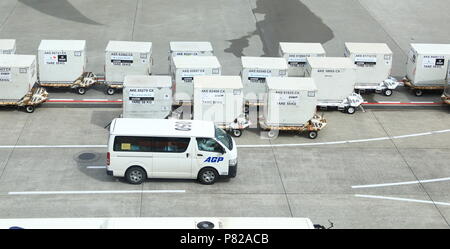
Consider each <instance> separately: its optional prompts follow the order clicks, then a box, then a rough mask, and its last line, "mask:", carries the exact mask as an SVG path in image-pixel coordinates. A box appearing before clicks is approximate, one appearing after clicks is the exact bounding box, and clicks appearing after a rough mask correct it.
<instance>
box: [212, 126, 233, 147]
mask: <svg viewBox="0 0 450 249" xmlns="http://www.w3.org/2000/svg"><path fill="white" fill-rule="evenodd" d="M216 139H217V140H218V141H220V142H221V143H222V144H224V145H225V146H226V147H227V148H228V149H229V150H232V149H233V140H232V138H231V136H230V135H228V134H227V133H226V132H225V131H224V130H222V129H220V128H218V127H216Z"/></svg>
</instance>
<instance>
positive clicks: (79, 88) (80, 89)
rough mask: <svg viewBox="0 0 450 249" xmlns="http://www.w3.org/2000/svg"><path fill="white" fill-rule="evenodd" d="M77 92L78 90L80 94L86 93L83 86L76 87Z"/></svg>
mask: <svg viewBox="0 0 450 249" xmlns="http://www.w3.org/2000/svg"><path fill="white" fill-rule="evenodd" d="M77 92H78V94H80V95H84V94H85V93H86V88H84V87H78V88H77Z"/></svg>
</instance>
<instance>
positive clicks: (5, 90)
mask: <svg viewBox="0 0 450 249" xmlns="http://www.w3.org/2000/svg"><path fill="white" fill-rule="evenodd" d="M36 80H37V73H36V56H34V55H0V100H1V101H6V100H11V101H17V100H20V99H21V98H23V97H24V96H25V95H26V94H28V92H29V91H30V90H31V88H32V87H33V86H34V83H36Z"/></svg>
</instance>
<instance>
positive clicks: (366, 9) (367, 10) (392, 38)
mask: <svg viewBox="0 0 450 249" xmlns="http://www.w3.org/2000/svg"><path fill="white" fill-rule="evenodd" d="M358 3H359V5H360V6H361V8H363V9H364V10H365V11H366V12H367V13H368V14H369V16H370V17H371V18H372V19H373V20H374V21H375V22H376V23H377V24H378V25H380V27H381V29H382V30H383V32H384V33H386V34H387V35H388V36H389V38H391V40H392V41H393V42H394V43H395V45H397V47H398V49H399V50H400V51H402V53H403V55H404V56H407V54H406V52H405V51H403V49H402V47H400V45H399V44H398V42H397V41H396V40H395V39H394V37H393V36H392V35H391V33H389V32H388V31H387V29H386V28H385V27H384V25H383V24H382V23H381V22H380V21H378V19H377V18H375V17H374V16H373V15H372V12H370V11H369V9H368V8H366V6H364V4H363V3H361V1H360V0H358Z"/></svg>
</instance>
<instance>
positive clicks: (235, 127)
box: [218, 114, 252, 137]
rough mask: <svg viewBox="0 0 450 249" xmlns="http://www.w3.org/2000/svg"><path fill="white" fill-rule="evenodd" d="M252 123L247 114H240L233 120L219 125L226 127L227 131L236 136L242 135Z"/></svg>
mask: <svg viewBox="0 0 450 249" xmlns="http://www.w3.org/2000/svg"><path fill="white" fill-rule="evenodd" d="M251 124H252V123H251V122H250V120H248V118H247V117H246V115H245V114H242V115H239V117H237V118H236V119H235V120H234V121H233V122H231V123H229V124H225V125H218V127H219V128H222V129H224V130H225V131H227V132H229V133H231V135H233V136H234V137H240V136H242V133H243V131H244V130H245V129H247V128H248V127H250V125H251Z"/></svg>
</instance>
